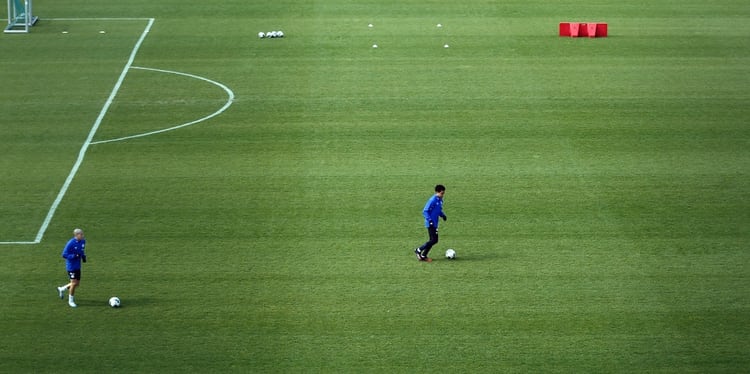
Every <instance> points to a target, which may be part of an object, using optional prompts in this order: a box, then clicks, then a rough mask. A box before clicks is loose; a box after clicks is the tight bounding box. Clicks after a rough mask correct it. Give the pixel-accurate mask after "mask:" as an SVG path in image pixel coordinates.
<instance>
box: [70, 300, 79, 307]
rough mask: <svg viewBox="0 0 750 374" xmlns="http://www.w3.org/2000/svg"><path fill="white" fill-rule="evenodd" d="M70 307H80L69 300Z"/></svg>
mask: <svg viewBox="0 0 750 374" xmlns="http://www.w3.org/2000/svg"><path fill="white" fill-rule="evenodd" d="M68 305H70V307H71V308H77V307H78V305H76V303H75V302H74V301H73V300H68Z"/></svg>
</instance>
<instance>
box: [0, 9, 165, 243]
mask: <svg viewBox="0 0 750 374" xmlns="http://www.w3.org/2000/svg"><path fill="white" fill-rule="evenodd" d="M52 20H58V21H60V20H66V19H64V18H53V19H52ZM67 20H70V21H83V20H92V19H91V18H89V19H85V18H80V19H78V18H75V19H74V18H71V19H67ZM100 20H107V19H100ZM132 20H135V19H132ZM138 20H141V19H138ZM142 20H148V25H146V28H145V29H144V30H143V32H142V33H141V37H140V38H139V39H138V42H136V43H135V46H134V47H133V50H132V51H131V53H130V58H128V62H127V63H126V64H125V67H124V68H123V69H122V73H120V78H118V79H117V83H115V87H114V88H112V92H110V94H109V98H107V101H106V102H105V103H104V106H103V107H102V110H101V111H100V112H99V116H98V117H96V121H95V122H94V125H93V126H92V127H91V131H89V135H88V137H87V138H86V141H84V142H83V146H81V150H80V151H78V159H77V160H76V162H75V164H74V165H73V168H72V169H71V170H70V174H68V177H67V178H66V179H65V183H63V186H62V188H60V192H58V193H57V198H55V201H54V202H53V203H52V206H51V207H50V208H49V211H48V212H47V217H45V218H44V222H43V223H42V226H41V227H40V228H39V231H38V232H37V234H36V238H35V239H34V241H33V242H29V241H25V242H24V241H17V242H0V244H39V243H41V241H42V237H44V233H45V232H46V231H47V227H49V224H50V222H51V221H52V217H53V216H54V215H55V211H57V207H58V206H59V205H60V202H61V201H62V199H63V197H64V196H65V193H66V192H68V187H70V183H72V182H73V178H75V176H76V174H77V173H78V168H80V167H81V163H83V158H84V156H86V150H87V149H88V148H89V145H91V140H92V139H93V138H94V135H95V134H96V131H97V130H98V129H99V125H101V123H102V120H103V119H104V115H105V114H107V111H108V110H109V107H110V106H111V105H112V102H113V101H114V100H115V96H117V92H118V91H119V90H120V86H122V82H123V81H124V80H125V76H126V75H127V74H128V70H130V67H131V66H132V65H133V61H134V60H135V55H136V54H137V53H138V50H139V49H140V48H141V44H143V41H144V40H145V39H146V36H147V35H148V33H149V31H151V26H153V24H154V21H155V20H156V19H155V18H143V19H142Z"/></svg>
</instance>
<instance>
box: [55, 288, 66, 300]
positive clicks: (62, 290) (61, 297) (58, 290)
mask: <svg viewBox="0 0 750 374" xmlns="http://www.w3.org/2000/svg"><path fill="white" fill-rule="evenodd" d="M64 293H65V289H64V288H60V287H57V294H58V295H60V299H61V300H62V299H64V298H65V295H63V294H64Z"/></svg>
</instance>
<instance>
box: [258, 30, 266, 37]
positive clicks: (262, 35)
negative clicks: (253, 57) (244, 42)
mask: <svg viewBox="0 0 750 374" xmlns="http://www.w3.org/2000/svg"><path fill="white" fill-rule="evenodd" d="M258 37H259V38H261V39H263V38H265V37H266V34H265V33H263V31H261V32H259V33H258Z"/></svg>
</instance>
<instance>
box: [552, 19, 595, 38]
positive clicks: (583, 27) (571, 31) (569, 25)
mask: <svg viewBox="0 0 750 374" xmlns="http://www.w3.org/2000/svg"><path fill="white" fill-rule="evenodd" d="M559 34H560V36H570V37H573V38H576V37H579V36H588V37H589V38H598V37H601V38H605V37H607V24H606V23H599V22H588V23H584V22H560V32H559Z"/></svg>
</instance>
